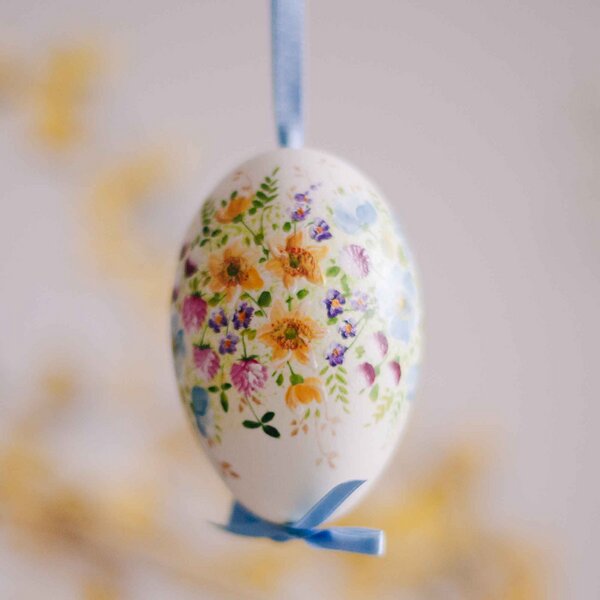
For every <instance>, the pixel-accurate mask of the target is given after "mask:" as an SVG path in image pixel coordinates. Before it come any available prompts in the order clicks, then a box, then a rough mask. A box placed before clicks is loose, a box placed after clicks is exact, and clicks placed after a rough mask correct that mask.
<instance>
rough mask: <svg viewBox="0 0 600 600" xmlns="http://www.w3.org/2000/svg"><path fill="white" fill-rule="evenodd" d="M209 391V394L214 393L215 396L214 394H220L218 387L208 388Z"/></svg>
mask: <svg viewBox="0 0 600 600" xmlns="http://www.w3.org/2000/svg"><path fill="white" fill-rule="evenodd" d="M208 391H209V392H212V393H213V394H214V393H216V392H218V391H219V388H218V387H217V386H216V385H211V386H210V387H209V388H208Z"/></svg>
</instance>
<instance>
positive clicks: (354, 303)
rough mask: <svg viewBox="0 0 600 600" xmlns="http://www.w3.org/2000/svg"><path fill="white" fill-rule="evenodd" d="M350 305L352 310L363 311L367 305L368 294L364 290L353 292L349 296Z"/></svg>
mask: <svg viewBox="0 0 600 600" xmlns="http://www.w3.org/2000/svg"><path fill="white" fill-rule="evenodd" d="M350 306H351V307H352V308H353V309H354V310H359V311H361V312H365V311H366V310H367V308H368V307H369V296H367V294H365V293H364V292H358V291H357V292H354V294H353V295H352V298H350Z"/></svg>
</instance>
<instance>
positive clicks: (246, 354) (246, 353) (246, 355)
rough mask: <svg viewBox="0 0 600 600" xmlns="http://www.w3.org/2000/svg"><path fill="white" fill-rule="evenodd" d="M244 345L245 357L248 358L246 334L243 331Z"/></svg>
mask: <svg viewBox="0 0 600 600" xmlns="http://www.w3.org/2000/svg"><path fill="white" fill-rule="evenodd" d="M241 338H242V346H243V348H244V356H243V358H248V351H247V350H246V336H245V335H244V334H243V333H242V336H241Z"/></svg>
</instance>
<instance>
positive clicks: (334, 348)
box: [325, 344, 348, 367]
mask: <svg viewBox="0 0 600 600" xmlns="http://www.w3.org/2000/svg"><path fill="white" fill-rule="evenodd" d="M346 350H348V348H347V347H346V346H342V344H331V346H330V347H329V352H327V354H326V355H325V358H326V359H327V360H328V362H329V364H330V365H331V366H332V367H337V366H338V365H341V364H342V363H343V362H344V355H345V354H346Z"/></svg>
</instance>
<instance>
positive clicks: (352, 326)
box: [339, 319, 356, 339]
mask: <svg viewBox="0 0 600 600" xmlns="http://www.w3.org/2000/svg"><path fill="white" fill-rule="evenodd" d="M339 332H340V333H341V334H342V337H343V338H344V339H348V338H350V337H354V336H355V335H356V321H355V320H354V319H344V321H343V322H342V324H341V325H340V328H339Z"/></svg>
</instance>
